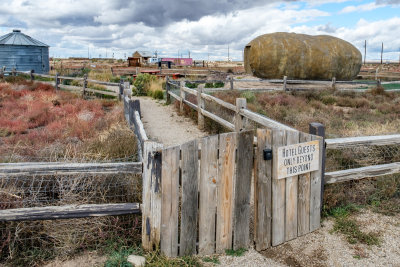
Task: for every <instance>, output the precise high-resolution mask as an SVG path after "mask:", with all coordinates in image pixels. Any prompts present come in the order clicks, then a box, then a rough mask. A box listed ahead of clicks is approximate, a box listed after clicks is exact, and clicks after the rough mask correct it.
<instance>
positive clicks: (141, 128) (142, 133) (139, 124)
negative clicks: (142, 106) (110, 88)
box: [135, 111, 149, 141]
mask: <svg viewBox="0 0 400 267" xmlns="http://www.w3.org/2000/svg"><path fill="white" fill-rule="evenodd" d="M135 121H136V124H137V127H138V129H137V131H138V133H139V135H140V137H139V138H140V139H141V140H142V141H147V140H149V138H148V137H147V134H146V131H145V130H144V125H143V123H142V120H141V119H140V115H139V112H137V111H135Z"/></svg>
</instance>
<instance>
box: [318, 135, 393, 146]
mask: <svg viewBox="0 0 400 267" xmlns="http://www.w3.org/2000/svg"><path fill="white" fill-rule="evenodd" d="M325 142H326V148H327V149H340V148H346V147H349V146H360V145H362V146H387V145H398V144H400V134H394V135H379V136H358V137H346V138H335V139H325Z"/></svg>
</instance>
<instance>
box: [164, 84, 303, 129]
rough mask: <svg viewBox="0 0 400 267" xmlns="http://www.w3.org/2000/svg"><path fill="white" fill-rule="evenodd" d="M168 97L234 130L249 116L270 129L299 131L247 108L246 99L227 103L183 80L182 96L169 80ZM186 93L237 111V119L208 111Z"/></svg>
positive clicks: (181, 85) (180, 87)
mask: <svg viewBox="0 0 400 267" xmlns="http://www.w3.org/2000/svg"><path fill="white" fill-rule="evenodd" d="M167 84H168V86H167V95H168V96H167V97H169V96H172V97H173V98H175V99H176V100H178V101H179V102H180V103H181V104H180V109H181V111H183V104H186V105H188V106H190V107H191V108H193V109H195V110H197V112H199V113H200V114H201V115H203V116H206V117H208V118H210V119H212V120H214V121H216V122H218V123H220V124H221V125H223V126H224V127H226V128H227V129H229V130H234V131H239V130H240V129H241V128H243V127H241V124H243V123H245V122H239V120H243V118H244V117H245V118H247V119H249V120H251V121H254V122H256V123H258V124H260V125H262V126H265V127H267V128H270V129H281V130H291V131H297V130H296V129H294V128H291V127H289V126H287V125H285V124H282V123H280V122H277V121H275V120H272V119H270V118H268V117H265V116H263V115H261V114H259V113H256V112H253V111H251V110H249V109H247V108H246V99H241V100H240V102H239V103H236V106H235V105H232V104H230V103H227V102H225V101H223V100H221V99H218V98H216V97H213V96H211V95H208V94H205V93H203V90H204V88H202V87H200V88H198V90H193V89H190V88H188V87H186V86H185V82H184V81H181V83H180V86H179V90H180V96H178V95H176V94H174V93H173V92H171V90H170V86H175V87H177V85H176V84H175V83H172V82H170V81H169V80H167ZM185 93H188V94H191V95H193V96H196V97H197V96H199V97H198V102H199V100H200V101H204V100H208V101H212V102H214V103H216V104H218V105H219V106H221V107H223V108H226V109H228V110H230V111H233V112H236V114H237V115H236V117H235V118H236V121H232V122H231V121H227V120H225V119H223V118H221V117H219V116H217V115H216V114H213V113H211V112H209V111H207V110H206V109H204V107H201V106H200V108H199V105H198V104H197V105H196V104H194V103H192V102H190V101H188V100H186V99H185ZM200 121H201V120H200ZM242 126H243V125H242Z"/></svg>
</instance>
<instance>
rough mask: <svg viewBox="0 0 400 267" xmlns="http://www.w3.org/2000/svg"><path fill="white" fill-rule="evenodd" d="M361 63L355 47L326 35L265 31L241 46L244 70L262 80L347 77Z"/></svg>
mask: <svg viewBox="0 0 400 267" xmlns="http://www.w3.org/2000/svg"><path fill="white" fill-rule="evenodd" d="M361 64H362V56H361V53H360V51H358V49H357V48H356V47H354V46H353V45H352V44H350V43H349V42H346V41H344V40H341V39H339V38H336V37H332V36H328V35H318V36H311V35H305V34H296V33H283V32H280V33H272V34H265V35H261V36H259V37H257V38H255V39H254V40H253V41H251V42H250V43H249V44H248V45H247V46H246V47H245V49H244V66H245V69H246V72H247V73H249V74H253V75H255V76H257V77H259V78H266V79H282V78H283V76H287V77H288V78H290V79H308V80H329V79H332V78H333V77H336V79H337V80H351V79H354V78H355V77H356V76H357V74H358V73H359V72H360V68H361Z"/></svg>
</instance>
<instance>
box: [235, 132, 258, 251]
mask: <svg viewBox="0 0 400 267" xmlns="http://www.w3.org/2000/svg"><path fill="white" fill-rule="evenodd" d="M237 137H238V140H237V163H236V179H235V182H234V186H235V190H234V194H235V196H234V203H235V204H234V212H233V214H234V220H233V233H234V234H233V249H235V250H236V249H239V248H247V247H248V245H249V235H250V193H251V176H252V169H253V151H254V149H253V141H254V134H253V131H246V132H241V133H239V134H238V135H237Z"/></svg>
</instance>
